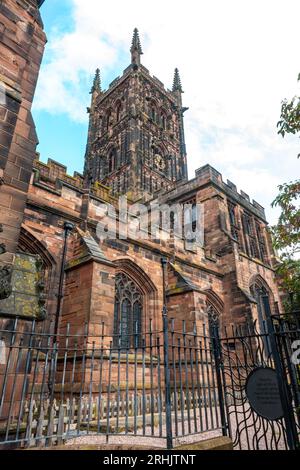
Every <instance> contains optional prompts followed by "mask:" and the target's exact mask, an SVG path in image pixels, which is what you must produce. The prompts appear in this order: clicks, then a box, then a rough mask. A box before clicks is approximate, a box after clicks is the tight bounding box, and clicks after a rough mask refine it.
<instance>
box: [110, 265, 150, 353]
mask: <svg viewBox="0 0 300 470" xmlns="http://www.w3.org/2000/svg"><path fill="white" fill-rule="evenodd" d="M114 264H115V266H116V302H115V318H114V334H115V335H118V334H119V333H120V331H121V332H122V328H123V330H124V328H125V329H126V325H125V327H124V325H123V327H121V328H120V321H122V312H123V313H124V315H123V316H125V313H126V309H125V307H124V308H123V310H122V305H118V302H119V301H120V298H121V299H122V302H123V301H124V302H127V306H126V308H129V310H128V311H129V314H130V315H133V316H134V315H135V314H136V312H134V302H135V301H138V303H139V304H140V306H141V309H140V312H139V313H138V314H139V315H140V316H141V318H139V319H138V317H135V321H137V320H138V321H139V325H140V339H139V345H140V341H141V336H142V335H143V334H144V333H146V332H149V328H150V320H151V321H152V329H153V331H155V330H156V329H157V328H158V325H157V321H158V315H157V289H156V287H155V285H154V283H153V281H152V280H151V279H150V278H149V276H148V275H147V274H146V273H145V271H144V270H143V269H142V268H141V267H140V266H138V265H137V264H135V263H134V262H133V261H132V260H130V259H119V260H116V261H115V262H114ZM120 283H123V286H124V285H125V284H126V286H125V288H129V289H132V292H130V293H129V294H130V295H127V294H126V293H124V295H123V293H122V292H120V290H119V291H118V289H120ZM131 283H132V284H131ZM122 288H123V287H122ZM128 302H129V303H130V302H131V306H129V307H128V305H129V303H128ZM130 309H131V310H130ZM128 321H134V320H133V318H132V320H131V319H129V320H128ZM132 325H133V323H131V326H130V327H129V330H131V331H132V329H133V326H132ZM125 342H126V341H125ZM131 346H132V344H131Z"/></svg>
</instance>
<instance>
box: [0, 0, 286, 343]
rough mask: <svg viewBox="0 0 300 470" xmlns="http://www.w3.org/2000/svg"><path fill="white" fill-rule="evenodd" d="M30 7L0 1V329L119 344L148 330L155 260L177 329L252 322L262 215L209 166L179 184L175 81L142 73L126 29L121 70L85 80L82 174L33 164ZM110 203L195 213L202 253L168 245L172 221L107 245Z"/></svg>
mask: <svg viewBox="0 0 300 470" xmlns="http://www.w3.org/2000/svg"><path fill="white" fill-rule="evenodd" d="M42 3H43V2H41V1H36V0H22V1H15V0H4V1H2V2H1V4H0V53H1V61H0V84H1V93H2V95H3V97H4V98H5V99H3V100H2V99H1V103H0V120H1V128H0V177H1V182H0V184H1V186H0V224H1V233H0V238H1V240H0V265H1V268H0V299H1V300H0V317H1V324H2V325H6V327H7V326H9V325H13V322H14V319H15V317H16V316H18V317H19V318H20V320H19V321H20V322H24V324H26V325H29V326H27V327H28V328H30V323H31V322H32V320H33V319H36V321H38V322H41V323H43V324H44V325H45V328H48V325H49V324H50V323H51V328H55V329H56V330H55V331H57V330H60V331H62V330H64V329H65V328H66V325H67V324H68V323H69V324H70V325H71V327H72V329H73V331H75V332H76V333H82V332H83V330H84V328H85V324H86V323H87V325H88V334H89V335H90V336H93V335H97V334H100V333H101V329H102V325H104V328H105V332H106V334H107V335H111V336H113V335H114V334H118V333H121V335H122V336H124V335H125V337H126V335H129V334H130V333H133V332H134V331H135V329H136V328H137V329H138V331H137V332H138V334H139V335H142V334H143V332H146V331H147V328H148V325H149V321H150V320H151V321H152V325H153V329H155V330H161V328H162V309H163V305H164V283H163V269H162V258H164V259H166V260H167V268H166V279H165V288H166V299H167V309H168V315H169V318H174V320H175V323H176V324H178V325H180V324H181V323H182V320H186V322H187V325H188V326H187V327H188V328H189V329H192V328H193V324H194V323H196V324H197V323H199V324H200V323H202V322H203V321H204V320H205V319H206V318H207V317H209V316H210V317H213V318H214V319H215V320H216V321H218V322H219V324H220V326H221V328H223V327H224V326H226V325H228V326H229V325H238V324H243V323H245V322H246V321H249V320H250V321H254V320H256V319H258V321H259V323H260V324H261V322H262V321H263V319H264V315H265V314H264V310H263V307H262V305H261V301H260V294H259V293H260V292H261V289H263V290H264V292H265V293H267V294H268V296H269V299H270V305H271V308H272V310H273V311H274V312H276V311H278V309H280V295H279V290H278V286H277V284H276V279H275V273H274V266H275V264H276V257H275V254H274V251H273V248H272V244H271V237H270V233H269V230H268V224H267V221H266V216H265V211H264V209H263V207H262V206H261V205H260V204H259V203H257V202H255V201H252V200H251V199H250V197H249V196H248V195H247V194H246V193H244V192H243V191H240V192H238V190H237V187H236V185H235V184H234V183H232V182H230V181H227V182H225V181H224V180H223V178H222V175H221V174H220V173H219V172H218V171H217V170H216V169H214V168H212V167H211V166H210V164H209V162H208V164H206V165H205V166H202V167H200V168H199V169H198V170H197V171H196V174H195V177H194V178H193V179H190V180H189V179H188V171H187V164H188V157H187V150H186V142H185V133H184V113H185V112H186V111H187V108H186V107H185V106H184V104H183V88H182V84H181V80H180V76H179V72H178V70H177V69H175V74H174V80H173V86H172V88H171V89H168V88H166V87H165V86H164V85H163V83H161V81H160V80H159V79H158V78H156V77H154V76H152V75H151V73H150V71H149V70H148V69H147V68H146V67H145V66H144V65H143V64H142V63H141V58H142V54H143V52H142V45H141V41H140V38H139V33H138V31H137V30H134V34H133V39H132V43H131V48H130V54H131V60H130V64H129V65H128V67H127V68H126V69H125V70H124V72H123V73H122V74H121V75H120V76H119V77H118V78H116V79H115V80H114V81H113V82H112V83H111V84H110V85H109V87H108V89H107V90H104V89H103V88H102V86H101V78H100V72H99V70H97V71H96V75H95V79H94V82H93V85H92V89H91V105H90V107H89V109H88V113H89V131H88V136H87V147H86V154H85V157H84V156H83V159H84V161H83V162H82V164H83V165H82V166H83V172H82V174H80V173H75V174H74V175H73V176H71V175H69V174H68V170H67V168H66V167H65V166H64V165H62V164H60V163H58V162H56V161H54V160H52V159H49V160H48V163H47V164H45V163H43V162H42V161H41V160H40V159H39V155H38V154H37V153H36V145H37V143H38V139H37V136H36V132H35V125H34V122H33V119H32V115H31V105H32V101H33V96H34V90H35V86H36V81H37V78H38V74H39V68H40V63H41V60H42V56H43V50H44V46H45V43H46V37H45V34H44V32H43V23H42V20H41V16H40V13H39V7H40V5H41V4H42ZM100 60H101V58H100ZM2 95H1V96H2ZM193 157H194V158H195V156H193ZM241 158H242V155H241ZM237 183H238V182H237ZM120 196H127V199H128V205H129V213H131V214H132V217H133V218H134V217H136V216H137V207H139V206H138V205H140V204H143V205H144V206H146V207H148V208H149V210H150V207H151V204H152V205H153V204H154V203H156V204H158V205H162V204H163V205H171V206H172V205H176V204H181V205H182V204H190V205H191V206H192V207H196V205H197V204H200V205H201V207H202V210H203V221H204V240H203V243H201V244H199V243H194V241H193V240H186V239H184V238H182V239H180V237H177V236H176V235H175V234H174V227H173V225H172V221H173V222H174V215H173V219H172V217H171V219H172V220H171V222H170V226H169V228H168V229H165V228H164V227H161V226H160V224H158V235H157V237H156V238H153V237H152V238H151V237H144V238H143V237H140V238H137V237H131V236H130V234H129V236H128V237H127V238H126V239H120V237H119V236H118V235H119V233H118V232H119V231H120V227H121V225H122V221H121V218H120V214H119V198H120ZM103 204H109V207H113V208H114V209H115V214H116V218H117V221H116V227H117V234H116V237H114V238H106V239H103V240H99V237H98V236H97V226H98V224H99V222H101V215H99V214H100V212H99V208H100V207H103ZM137 204H138V205H137ZM194 213H195V212H194V211H192V214H194ZM194 223H195V220H194V219H193V216H192V220H191V225H192V226H193V224H194Z"/></svg>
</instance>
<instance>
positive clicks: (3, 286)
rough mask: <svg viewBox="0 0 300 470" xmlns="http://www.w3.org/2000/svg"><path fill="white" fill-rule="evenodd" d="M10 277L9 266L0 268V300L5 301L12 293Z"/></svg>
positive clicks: (10, 270)
mask: <svg viewBox="0 0 300 470" xmlns="http://www.w3.org/2000/svg"><path fill="white" fill-rule="evenodd" d="M11 275H12V268H11V266H3V267H1V268H0V300H3V299H7V298H8V297H9V296H10V295H11V293H12V286H11Z"/></svg>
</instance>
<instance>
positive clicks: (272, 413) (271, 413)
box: [246, 367, 283, 421]
mask: <svg viewBox="0 0 300 470" xmlns="http://www.w3.org/2000/svg"><path fill="white" fill-rule="evenodd" d="M246 396H247V398H248V400H249V403H250V406H251V408H252V409H253V410H254V411H255V412H256V413H257V414H258V415H259V416H261V417H262V418H266V419H268V420H271V421H275V420H278V419H280V418H282V417H283V409H282V403H281V398H280V393H279V388H278V382H277V375H276V371H275V370H274V369H271V368H270V367H258V368H256V369H254V370H253V371H252V372H251V373H250V374H249V376H248V378H247V381H246Z"/></svg>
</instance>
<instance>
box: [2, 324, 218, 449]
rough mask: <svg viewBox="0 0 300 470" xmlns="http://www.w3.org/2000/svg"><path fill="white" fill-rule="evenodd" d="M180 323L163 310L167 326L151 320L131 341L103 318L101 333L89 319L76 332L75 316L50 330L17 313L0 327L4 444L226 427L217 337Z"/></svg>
mask: <svg viewBox="0 0 300 470" xmlns="http://www.w3.org/2000/svg"><path fill="white" fill-rule="evenodd" d="M176 326H177V325H176V324H175V322H174V321H170V322H169V321H168V320H167V319H165V322H164V331H153V330H152V322H150V323H149V325H148V327H147V332H146V333H144V334H143V335H142V338H141V340H140V341H137V340H136V339H135V338H133V340H132V341H130V344H131V345H133V347H130V348H129V347H128V348H124V344H123V342H122V338H121V336H120V335H118V336H117V337H116V336H115V337H112V336H109V335H107V333H106V331H105V327H104V325H102V327H101V329H102V331H101V332H100V333H99V334H97V335H96V334H95V333H94V332H93V331H91V329H90V331H89V329H88V327H87V326H86V328H85V330H84V331H83V332H82V333H81V334H75V332H76V328H75V327H71V325H67V326H66V329H65V331H64V332H60V334H57V335H53V334H47V333H45V332H43V331H42V330H41V329H40V328H41V327H40V326H39V325H38V324H35V323H32V325H31V327H30V328H29V329H26V328H24V324H21V323H19V322H17V321H16V322H15V323H14V325H12V328H11V329H10V330H0V338H1V344H2V354H1V357H2V362H3V364H2V366H1V365H0V448H1V446H8V445H10V446H16V447H17V446H47V445H52V444H59V443H62V442H67V441H69V440H70V439H73V440H75V442H76V439H77V438H79V437H80V439H81V441H82V439H85V440H86V441H88V440H89V438H90V436H93V439H96V438H98V439H100V441H101V438H104V439H105V441H108V439H110V438H111V437H113V436H119V437H121V436H123V437H127V438H133V437H138V438H145V437H147V438H151V439H154V440H155V441H156V440H161V443H162V444H161V445H162V446H164V447H165V446H166V443H167V446H168V447H171V446H173V445H174V442H175V441H176V440H178V439H179V440H181V441H184V439H185V438H187V437H188V436H190V438H191V436H193V435H198V434H202V435H203V437H205V435H206V433H208V432H209V433H210V435H211V434H213V435H216V436H218V435H222V434H224V433H226V429H225V427H226V426H225V423H224V410H222V409H221V408H222V406H223V403H222V401H221V402H220V400H219V398H220V386H221V385H220V377H218V368H217V367H216V364H215V354H214V351H213V342H212V341H211V338H210V337H209V336H208V335H207V331H206V329H205V326H204V325H202V326H201V331H199V328H198V331H197V330H196V327H195V325H187V324H186V323H185V322H183V324H182V325H180V327H182V329H181V328H180V329H179V328H176ZM133 336H134V335H133ZM4 344H5V346H4ZM135 345H136V346H137V347H135ZM222 417H223V418H222ZM222 426H223V430H222ZM97 436H98V437H97ZM147 442H148V441H147Z"/></svg>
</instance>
